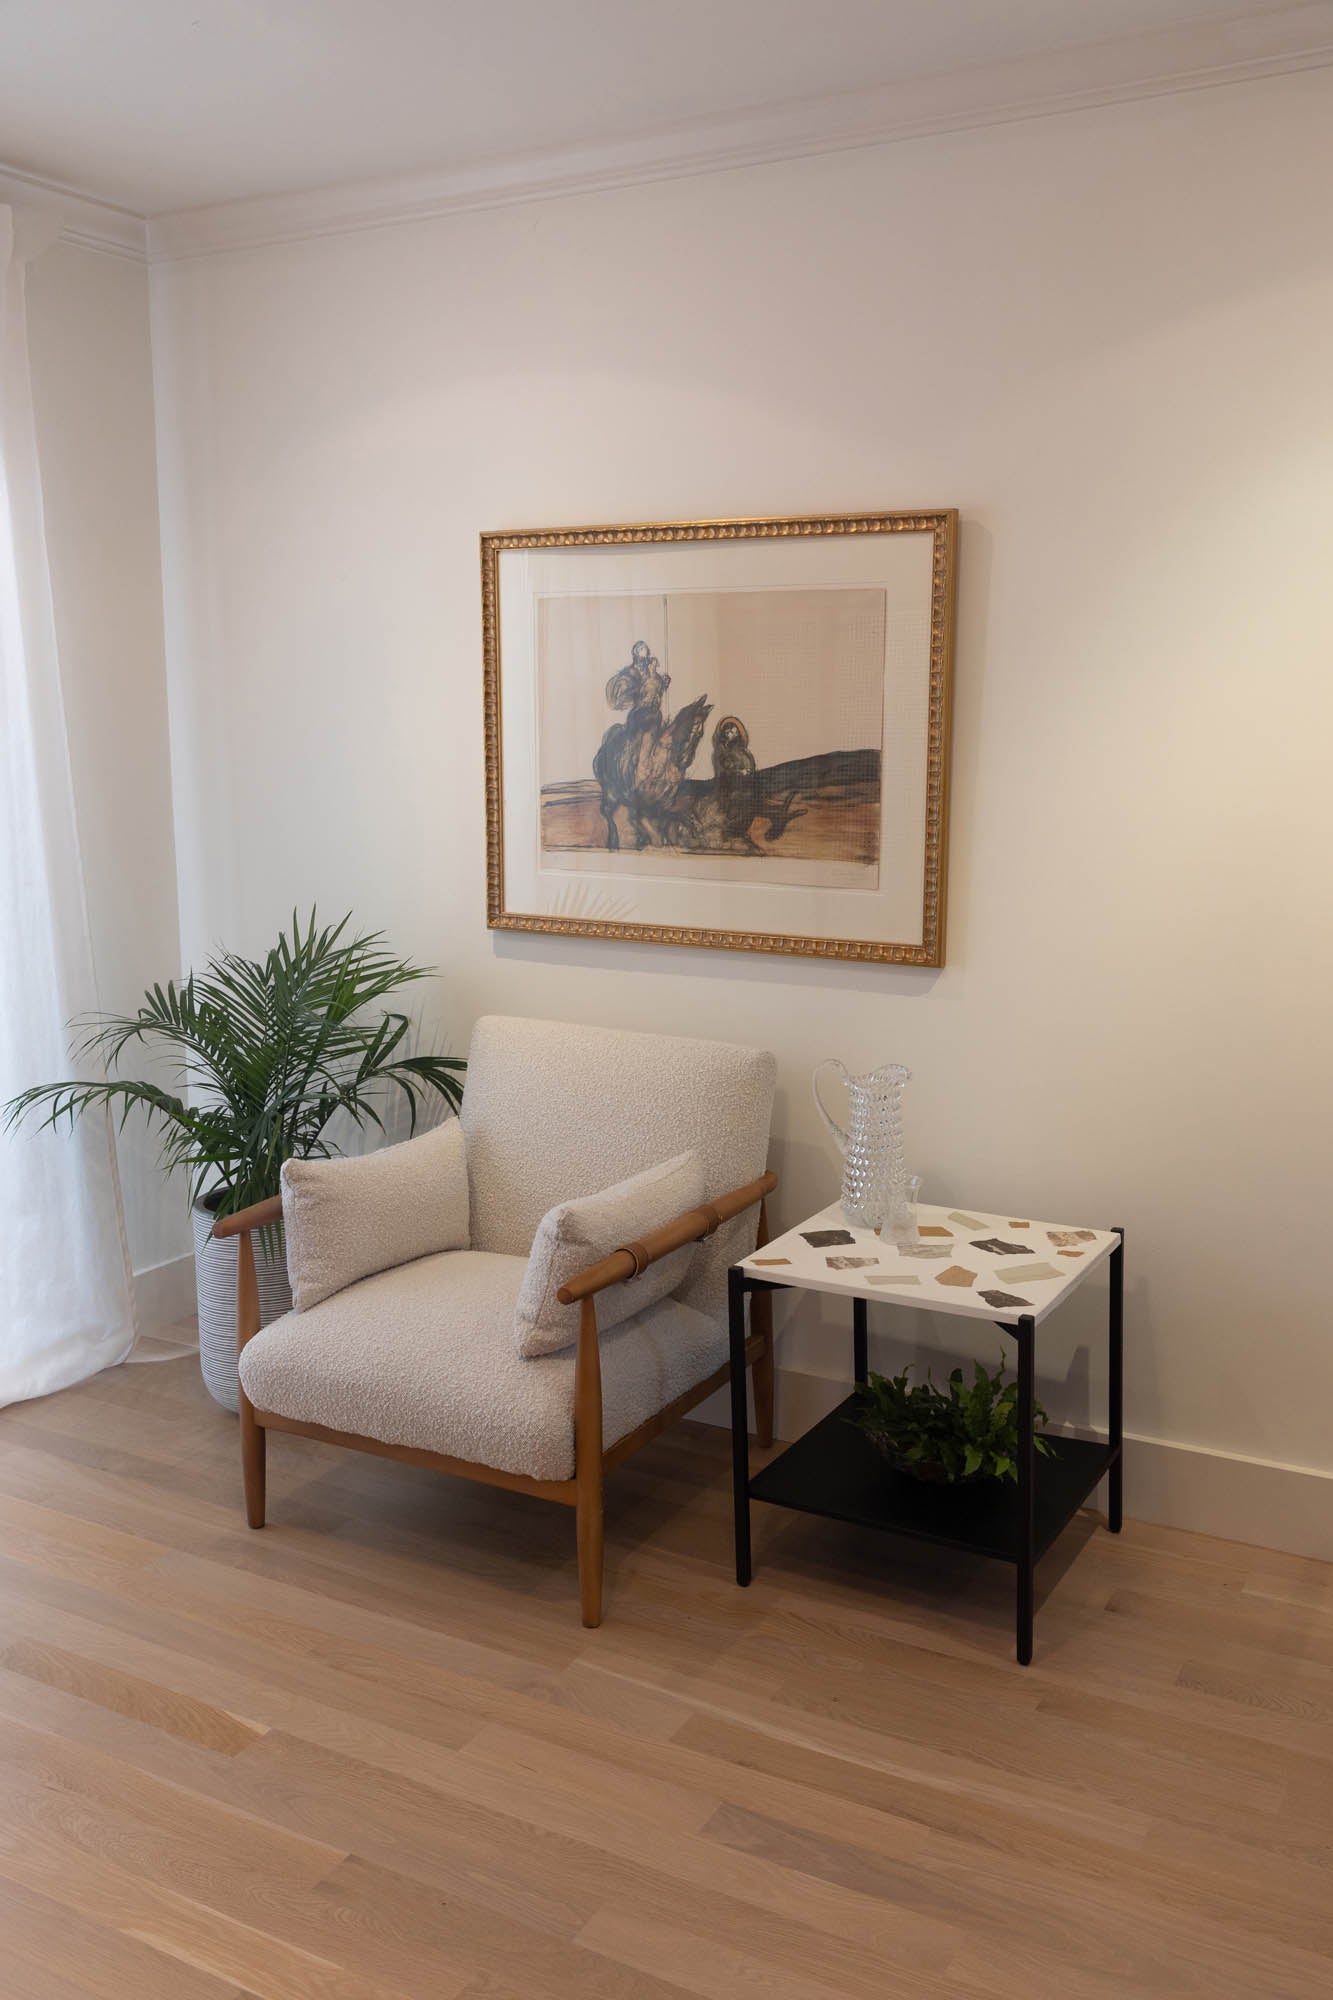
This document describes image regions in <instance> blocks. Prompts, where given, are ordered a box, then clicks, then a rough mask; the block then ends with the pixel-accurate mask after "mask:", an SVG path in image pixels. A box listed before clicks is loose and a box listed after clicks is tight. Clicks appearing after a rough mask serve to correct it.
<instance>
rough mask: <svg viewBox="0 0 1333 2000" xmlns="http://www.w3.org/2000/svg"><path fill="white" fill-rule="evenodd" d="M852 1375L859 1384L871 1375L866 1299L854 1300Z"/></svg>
mask: <svg viewBox="0 0 1333 2000" xmlns="http://www.w3.org/2000/svg"><path fill="white" fill-rule="evenodd" d="M852 1373H853V1375H854V1376H855V1377H856V1379H857V1381H858V1382H864V1381H865V1380H866V1378H867V1377H868V1375H869V1374H870V1337H869V1334H868V1332H867V1326H866V1302H865V1300H864V1299H853V1300H852Z"/></svg>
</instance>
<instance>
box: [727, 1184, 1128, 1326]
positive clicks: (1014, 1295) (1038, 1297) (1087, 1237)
mask: <svg viewBox="0 0 1333 2000" xmlns="http://www.w3.org/2000/svg"><path fill="white" fill-rule="evenodd" d="M916 1215H917V1237H916V1241H915V1243H913V1244H911V1245H909V1246H907V1247H905V1248H903V1249H897V1248H895V1246H894V1245H893V1244H891V1243H885V1242H882V1241H881V1240H880V1238H879V1237H878V1236H877V1235H876V1233H875V1231H874V1230H873V1229H856V1228H853V1226H852V1225H851V1224H850V1223H849V1222H848V1221H847V1219H846V1217H845V1216H844V1215H843V1212H842V1209H841V1208H840V1207H839V1205H838V1204H837V1202H834V1203H833V1205H832V1206H831V1207H829V1208H825V1209H821V1210H820V1212H819V1214H818V1215H812V1216H810V1217H809V1218H808V1219H807V1220H806V1221H805V1222H801V1223H798V1224H797V1226H796V1228H795V1229H789V1230H788V1231H787V1232H786V1234H785V1235H783V1236H778V1237H776V1238H775V1239H774V1240H773V1242H771V1243H766V1244H764V1246H763V1248H762V1249H760V1250H756V1251H755V1253H754V1255H753V1256H751V1257H743V1258H742V1259H741V1261H740V1268H741V1270H743V1271H745V1272H746V1273H747V1274H748V1275H749V1276H750V1277H752V1278H770V1279H772V1280H773V1282H774V1283H775V1284H779V1285H794V1286H796V1287H797V1288H798V1289H799V1290H801V1291H806V1292H831V1293H834V1294H835V1295H838V1296H842V1297H848V1298H854V1299H884V1300H887V1302H888V1303H889V1304H890V1305H900V1306H916V1307H918V1308H919V1309H920V1310H921V1311H923V1312H946V1313H957V1314H960V1315H961V1316H962V1317H963V1318H965V1319H988V1320H1000V1321H1002V1322H1004V1323H1005V1324H1008V1325H1012V1324H1014V1323H1015V1322H1016V1321H1018V1320H1020V1319H1022V1318H1023V1317H1024V1315H1025V1314H1030V1315H1031V1317H1032V1318H1033V1319H1034V1320H1043V1319H1045V1318H1046V1316H1047V1314H1048V1313H1050V1312H1053V1311H1054V1309H1055V1307H1056V1306H1058V1305H1059V1304H1060V1303H1061V1301H1062V1300H1064V1299H1066V1298H1068V1296H1069V1294H1070V1293H1071V1292H1072V1291H1073V1290H1074V1289H1075V1287H1076V1286H1078V1285H1080V1284H1081V1283H1082V1282H1083V1280H1084V1278H1086V1277H1087V1275H1088V1273H1089V1271H1092V1270H1095V1269H1096V1268H1097V1266H1098V1265H1099V1264H1102V1263H1104V1262H1105V1261H1106V1259H1107V1258H1108V1257H1109V1256H1110V1254H1111V1252H1112V1250H1114V1249H1115V1246H1116V1244H1117V1243H1118V1242H1119V1240H1120V1239H1119V1238H1118V1237H1117V1236H1116V1235H1115V1234H1114V1232H1113V1231H1112V1230H1109V1229H1088V1228H1086V1227H1084V1226H1083V1225H1082V1224H1079V1223H1072V1222H1039V1221H1038V1220H1037V1218H1036V1217H1035V1216H1022V1217H1018V1218H1015V1217H1013V1216H1011V1215H990V1214H987V1213H986V1211H985V1210H983V1209H979V1208H930V1207H927V1206H926V1204H925V1203H924V1202H923V1203H921V1204H920V1205H919V1206H918V1208H917V1212H916Z"/></svg>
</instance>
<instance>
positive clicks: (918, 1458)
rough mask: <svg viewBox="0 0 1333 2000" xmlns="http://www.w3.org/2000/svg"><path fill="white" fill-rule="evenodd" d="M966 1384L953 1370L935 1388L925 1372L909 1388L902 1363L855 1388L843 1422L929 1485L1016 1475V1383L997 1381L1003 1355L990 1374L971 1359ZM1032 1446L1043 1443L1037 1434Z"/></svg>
mask: <svg viewBox="0 0 1333 2000" xmlns="http://www.w3.org/2000/svg"><path fill="white" fill-rule="evenodd" d="M974 1368H975V1375H974V1378H973V1381H972V1383H971V1385H970V1386H968V1385H966V1384H965V1383H964V1380H963V1371H962V1369H961V1368H955V1369H954V1370H953V1371H952V1372H951V1374H950V1376H949V1382H948V1387H947V1388H944V1389H940V1388H937V1387H936V1386H935V1383H934V1381H933V1379H932V1378H931V1377H930V1376H929V1375H927V1377H926V1380H925V1381H924V1382H918V1383H916V1384H915V1385H914V1386H909V1384H908V1380H907V1378H908V1375H909V1374H910V1373H911V1366H910V1363H909V1365H908V1367H906V1368H904V1370H903V1372H902V1374H901V1375H890V1376H884V1375H875V1374H872V1375H871V1376H870V1378H869V1380H868V1381H867V1382H865V1383H863V1384H861V1385H859V1386H858V1388H857V1392H856V1397H857V1407H856V1409H855V1410H854V1411H853V1412H852V1415H851V1417H850V1418H849V1422H851V1423H854V1424H855V1425H856V1426H857V1428H858V1429H859V1430H861V1431H864V1433H865V1435H866V1436H867V1437H868V1438H869V1439H870V1441H871V1443H872V1444H873V1445H874V1446H875V1447H876V1449H877V1450H878V1451H881V1452H882V1453H883V1454H884V1456H885V1458H887V1459H888V1461H889V1463H890V1464H891V1465H892V1466H893V1467H894V1468H895V1469H896V1470H897V1471H899V1472H905V1473H908V1474H909V1475H910V1476H911V1477H912V1478H913V1479H924V1480H929V1481H931V1482H932V1483H933V1484H935V1485H954V1484H959V1483H962V1482H963V1481H965V1480H972V1479H1005V1480H1017V1478H1018V1384H1017V1383H1016V1382H1008V1383H1006V1382H1005V1380H1004V1357H1003V1356H1001V1357H1000V1365H999V1367H998V1368H997V1369H996V1371H995V1373H994V1374H993V1375H991V1374H988V1373H987V1371H986V1369H985V1368H984V1367H983V1366H982V1364H981V1362H979V1361H978V1362H976V1363H975V1364H974ZM1033 1416H1034V1418H1035V1420H1036V1421H1037V1422H1038V1423H1043V1424H1044V1423H1046V1422H1047V1421H1048V1419H1047V1415H1046V1412H1045V1410H1044V1409H1043V1408H1042V1406H1041V1404H1040V1403H1035V1402H1034V1404H1033ZM1036 1448H1037V1450H1038V1451H1039V1452H1043V1453H1049V1451H1050V1449H1051V1447H1050V1445H1049V1444H1048V1443H1047V1441H1046V1439H1045V1438H1043V1437H1038V1438H1037V1440H1036Z"/></svg>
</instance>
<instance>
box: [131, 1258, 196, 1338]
mask: <svg viewBox="0 0 1333 2000" xmlns="http://www.w3.org/2000/svg"><path fill="white" fill-rule="evenodd" d="M134 1305H135V1312H136V1315H137V1317H138V1321H139V1331H140V1333H160V1332H161V1330H162V1328H163V1327H167V1326H178V1325H179V1324H180V1322H181V1320H183V1319H192V1318H193V1317H194V1258H193V1257H192V1256H185V1257H169V1258H168V1259H167V1260H166V1262H165V1263H163V1264H150V1265H149V1266H148V1268H147V1269H146V1270H143V1271H136V1272H135V1274H134Z"/></svg>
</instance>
